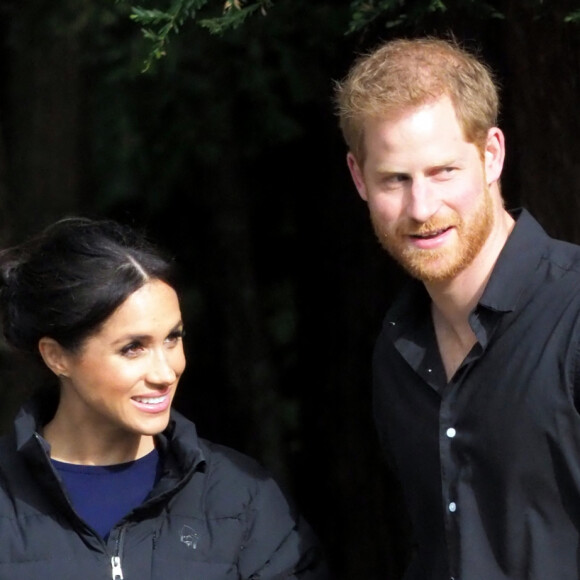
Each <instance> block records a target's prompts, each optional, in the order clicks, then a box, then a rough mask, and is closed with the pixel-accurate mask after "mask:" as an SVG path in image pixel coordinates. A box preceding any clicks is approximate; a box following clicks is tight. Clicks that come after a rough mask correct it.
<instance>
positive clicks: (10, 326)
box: [0, 217, 173, 354]
mask: <svg viewBox="0 0 580 580" xmlns="http://www.w3.org/2000/svg"><path fill="white" fill-rule="evenodd" d="M172 273H173V271H172V265H171V263H170V262H169V261H168V260H166V259H165V258H164V257H163V256H162V255H161V254H160V252H159V251H158V250H157V249H156V248H155V247H154V246H153V245H152V244H150V243H149V242H148V241H147V239H146V238H145V237H144V236H142V235H141V234H139V233H137V232H136V231H135V230H133V229H131V228H129V227H127V226H123V225H121V224H118V223H116V222H113V221H109V220H99V221H95V220H90V219H87V218H82V217H72V218H65V219H62V220H60V221H58V222H56V223H54V224H52V225H50V226H48V227H47V228H46V229H45V230H44V231H42V232H41V233H40V234H38V235H37V236H35V237H33V238H32V239H30V240H29V241H27V242H25V243H23V244H22V245H19V246H16V247H14V248H10V249H8V250H5V251H3V252H1V253H0V284H1V286H0V316H1V318H2V324H3V332H4V336H5V337H6V340H7V341H8V344H10V345H11V346H13V347H15V348H17V349H19V350H21V351H24V352H28V353H31V354H38V341H39V340H40V339H41V338H42V337H44V336H47V337H50V338H53V339H54V340H56V341H57V342H58V343H59V344H60V345H61V346H63V347H64V348H66V349H68V350H71V351H74V350H77V349H79V348H80V347H81V346H82V343H83V341H84V340H85V339H86V338H88V337H89V336H90V335H92V334H93V333H95V332H96V331H98V329H99V327H100V326H101V324H102V323H103V322H104V321H105V320H106V319H107V318H108V317H109V316H110V315H111V314H112V313H113V312H114V310H115V309H116V308H117V307H119V306H120V305H121V304H122V303H123V302H124V301H125V299H126V298H127V297H128V296H129V295H131V294H132V293H133V292H135V291H136V290H138V289H139V288H141V287H142V286H143V285H144V284H146V283H147V282H148V281H149V280H157V279H158V280H162V281H164V282H168V283H170V284H171V282H170V280H171V278H172Z"/></svg>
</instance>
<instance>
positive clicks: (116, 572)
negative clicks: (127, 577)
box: [111, 526, 125, 580]
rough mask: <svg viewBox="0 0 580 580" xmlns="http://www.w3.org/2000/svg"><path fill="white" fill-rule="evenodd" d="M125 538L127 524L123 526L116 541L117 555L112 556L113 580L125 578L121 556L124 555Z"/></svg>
mask: <svg viewBox="0 0 580 580" xmlns="http://www.w3.org/2000/svg"><path fill="white" fill-rule="evenodd" d="M124 539H125V526H122V527H121V529H120V530H119V534H118V536H117V541H116V542H115V555H114V556H112V557H111V569H112V572H113V576H112V577H113V580H123V569H122V568H121V556H122V555H123V540H124Z"/></svg>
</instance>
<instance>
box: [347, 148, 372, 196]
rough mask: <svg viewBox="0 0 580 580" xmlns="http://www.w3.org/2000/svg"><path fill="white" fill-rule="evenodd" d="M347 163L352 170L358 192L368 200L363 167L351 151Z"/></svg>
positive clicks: (351, 173)
mask: <svg viewBox="0 0 580 580" xmlns="http://www.w3.org/2000/svg"><path fill="white" fill-rule="evenodd" d="M346 163H347V165H348V168H349V170H350V175H351V177H352V180H353V182H354V186H355V187H356V190H357V191H358V194H359V195H360V196H361V197H362V198H363V199H364V200H365V201H368V197H367V188H366V185H365V181H364V177H363V172H362V168H361V166H360V165H359V163H358V161H357V160H356V158H355V156H354V155H353V154H352V153H351V152H350V151H349V152H348V154H347V156H346Z"/></svg>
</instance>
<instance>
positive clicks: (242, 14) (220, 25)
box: [199, 0, 273, 34]
mask: <svg viewBox="0 0 580 580" xmlns="http://www.w3.org/2000/svg"><path fill="white" fill-rule="evenodd" d="M272 4H273V3H272V0H258V1H256V2H254V3H252V4H248V5H247V6H243V5H242V3H241V2H240V1H239V0H228V1H227V2H226V3H225V5H224V9H223V14H222V15H221V16H216V17H214V18H204V19H203V20H200V23H199V24H200V26H202V27H203V28H206V29H207V30H209V31H210V32H211V33H212V34H224V33H225V32H227V31H228V30H235V29H236V28H238V27H239V26H241V25H242V24H243V23H244V22H245V21H246V19H247V18H248V16H250V15H252V14H254V13H255V12H258V11H259V12H260V13H261V14H262V15H263V16H265V15H266V14H267V11H268V10H269V9H270V8H271V7H272Z"/></svg>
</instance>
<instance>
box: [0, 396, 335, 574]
mask: <svg viewBox="0 0 580 580" xmlns="http://www.w3.org/2000/svg"><path fill="white" fill-rule="evenodd" d="M38 408H39V405H38V402H36V403H32V404H28V405H26V406H25V407H24V408H23V409H22V410H21V411H20V413H19V415H18V417H17V418H16V421H15V429H14V432H13V433H11V434H10V435H7V436H5V437H3V438H2V439H0V486H1V487H0V580H8V579H10V580H101V579H102V580H111V579H118V580H121V579H123V580H149V579H151V580H186V579H187V580H240V579H246V580H266V579H268V580H274V579H276V580H281V579H303V580H315V579H316V580H322V579H327V578H328V576H327V573H326V570H325V567H324V564H323V562H322V559H321V556H320V551H319V548H318V546H317V542H316V539H315V538H314V537H313V536H312V533H311V531H310V529H309V527H308V524H306V522H305V521H304V520H303V519H301V518H300V516H299V515H297V514H296V513H295V512H294V511H293V509H292V508H291V507H290V505H289V503H288V501H287V500H286V498H285V497H284V496H283V495H282V493H281V491H280V489H279V488H278V486H277V485H276V483H275V482H274V481H273V480H272V479H271V477H269V475H268V474H267V473H266V472H265V471H264V470H263V469H262V468H261V467H259V466H258V465H257V464H256V463H255V462H254V461H253V460H251V459H249V458H248V457H246V456H244V455H241V454H240V453H237V452H235V451H233V450H231V449H228V448H226V447H222V446H219V445H214V444H212V443H209V442H207V441H204V440H202V439H198V437H197V434H196V431H195V426H194V425H193V423H191V422H190V421H188V420H187V419H185V418H184V417H182V416H181V415H179V414H178V413H177V412H175V411H174V412H172V418H171V422H170V424H169V427H168V429H167V430H166V431H165V432H164V433H163V434H162V435H161V436H159V438H158V447H159V449H160V451H161V456H162V457H164V473H163V476H162V477H161V479H160V481H159V483H158V484H157V485H156V487H155V489H154V490H153V491H152V493H151V495H150V497H149V499H148V500H147V501H146V502H145V503H144V504H142V505H141V506H140V507H139V508H137V509H135V510H134V511H133V512H131V513H130V514H129V515H128V516H127V517H126V518H124V519H123V520H122V521H121V522H119V523H118V524H117V525H116V526H115V528H114V529H113V530H112V532H111V533H110V535H109V539H108V540H107V542H104V541H103V540H102V539H101V538H100V537H99V536H98V535H97V534H96V533H95V532H93V531H92V530H91V528H89V527H88V526H87V524H85V523H84V522H83V521H82V520H81V519H80V518H79V517H78V516H77V515H76V513H75V512H74V510H73V508H72V507H71V505H70V503H69V501H68V499H67V496H66V493H65V492H64V490H63V488H62V486H61V483H60V481H59V479H58V476H57V475H56V472H55V471H54V470H53V468H52V464H51V462H50V459H49V455H48V445H47V443H46V441H44V440H43V439H42V437H40V435H38V424H39V420H40V419H39V413H38V411H37V410H38ZM97 501H98V500H97Z"/></svg>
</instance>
